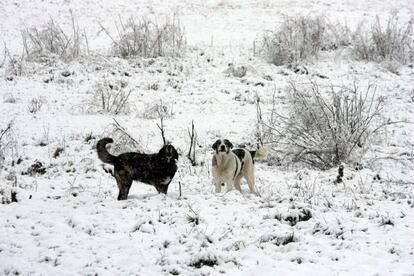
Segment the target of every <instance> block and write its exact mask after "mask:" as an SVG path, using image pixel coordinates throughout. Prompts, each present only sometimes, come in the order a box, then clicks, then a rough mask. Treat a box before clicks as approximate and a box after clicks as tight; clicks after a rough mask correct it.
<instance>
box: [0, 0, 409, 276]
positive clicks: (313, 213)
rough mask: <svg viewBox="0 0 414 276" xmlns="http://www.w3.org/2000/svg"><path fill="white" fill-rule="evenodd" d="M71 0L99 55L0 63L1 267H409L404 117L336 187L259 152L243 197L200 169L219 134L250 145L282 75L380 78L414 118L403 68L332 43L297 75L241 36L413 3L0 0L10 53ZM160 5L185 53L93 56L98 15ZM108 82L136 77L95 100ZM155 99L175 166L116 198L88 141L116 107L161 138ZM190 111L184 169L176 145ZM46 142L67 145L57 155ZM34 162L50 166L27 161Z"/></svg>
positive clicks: (387, 271) (391, 114)
mask: <svg viewBox="0 0 414 276" xmlns="http://www.w3.org/2000/svg"><path fill="white" fill-rule="evenodd" d="M69 10H72V12H73V14H74V15H75V17H76V19H77V21H78V22H79V25H81V26H83V27H84V28H85V32H87V33H88V39H89V42H90V47H91V49H92V50H93V52H94V53H100V54H101V55H98V54H93V55H91V56H88V57H82V58H79V59H78V60H76V61H73V62H70V63H64V62H62V61H59V60H57V59H51V60H50V61H49V62H45V63H41V64H40V63H27V64H26V67H25V72H24V74H23V75H22V76H10V75H9V73H8V71H7V69H6V66H4V67H2V68H0V76H1V78H0V129H4V128H5V127H6V125H7V124H8V123H9V122H10V121H11V120H12V121H13V124H12V132H11V135H10V136H8V137H7V141H9V142H11V144H10V145H11V146H10V149H9V150H8V151H7V154H6V157H7V158H6V160H4V161H3V162H2V166H1V167H0V194H1V195H3V196H1V195H0V197H1V199H2V200H3V201H9V200H10V197H11V193H12V192H15V193H16V197H17V201H18V202H17V203H16V202H13V203H10V204H0V275H78V274H81V275H163V274H172V275H221V274H225V275H286V274H294V275H413V274H414V238H413V236H414V190H413V187H414V171H413V169H414V161H413V158H414V152H413V151H414V138H413V137H414V125H413V124H395V125H390V126H388V127H387V128H386V129H385V130H384V131H382V132H381V133H380V134H379V135H378V136H377V137H376V139H374V141H373V145H372V147H371V149H370V150H369V152H368V153H367V155H366V156H365V157H364V159H363V168H362V169H361V168H354V167H353V166H350V165H346V166H345V177H344V181H343V183H340V184H335V183H334V182H335V179H336V176H337V169H336V168H335V169H332V170H328V171H319V170H313V169H309V168H304V167H303V166H293V165H292V166H286V165H283V166H276V165H270V164H268V163H267V162H257V165H256V185H257V188H258V191H259V192H260V196H255V195H252V194H249V193H248V189H247V185H246V184H245V183H244V184H243V185H242V187H243V188H244V191H245V193H244V194H240V193H239V192H237V191H231V192H229V193H227V194H224V193H222V194H214V192H213V187H212V184H211V173H210V163H211V156H212V150H211V145H212V144H213V143H214V141H215V140H216V139H218V138H220V137H226V138H228V139H230V140H231V141H232V142H234V143H235V144H239V145H241V144H246V143H250V144H254V143H255V136H254V135H255V131H256V128H255V124H256V106H255V97H256V95H259V96H260V98H261V102H262V105H263V110H264V112H266V111H268V110H269V108H270V105H271V102H272V97H273V96H274V95H275V97H276V103H277V105H278V106H279V107H280V108H283V107H284V106H285V104H286V94H285V91H286V89H285V88H286V87H287V86H288V85H289V82H290V81H292V80H294V81H295V82H297V83H308V82H309V81H310V80H315V81H317V82H318V83H319V84H320V85H322V86H324V85H331V84H334V85H348V84H351V83H354V82H357V83H358V84H359V85H360V86H361V87H366V86H367V85H369V84H375V85H376V87H377V95H378V96H382V97H384V98H385V103H386V105H385V108H384V110H383V116H384V117H385V118H389V119H390V120H392V121H398V120H408V121H411V122H412V121H413V120H414V118H413V117H414V116H413V110H414V85H413V84H414V69H413V67H412V66H411V67H410V66H402V67H401V68H400V69H399V73H398V74H394V73H391V72H389V71H388V70H386V69H384V68H383V67H382V66H381V65H379V64H375V63H365V62H357V61H354V60H352V59H351V58H350V57H349V53H347V51H343V52H342V51H340V52H334V53H323V54H322V55H321V57H320V59H319V60H318V61H315V62H313V63H309V64H307V65H306V67H307V69H308V71H309V74H307V75H306V74H295V73H294V72H293V71H291V70H289V69H287V68H285V67H283V66H280V67H276V66H273V65H270V64H267V63H266V62H264V61H263V60H261V59H260V58H258V57H255V56H254V54H253V49H252V47H253V41H254V39H255V38H256V37H257V36H258V35H259V34H260V33H261V32H263V30H265V29H267V28H271V27H273V26H276V25H278V24H279V23H280V22H281V21H282V15H285V14H290V15H291V14H309V13H316V14H325V15H326V16H327V17H329V18H331V19H338V20H341V21H343V22H347V24H348V25H350V26H351V27H355V25H356V24H357V23H358V22H360V20H362V19H365V20H372V19H373V18H374V17H375V15H379V16H380V17H386V16H388V14H389V12H391V11H394V10H398V11H399V14H400V16H401V18H403V19H407V18H410V16H412V15H413V14H414V2H413V1H406V0H405V1H392V2H391V3H386V2H384V1H379V0H371V1H356V0H355V1H338V2H335V1H332V0H331V1H328V0H324V1H287V0H286V1H253V0H243V1H132V0H125V1H109V0H105V1H97V0H88V1H80V0H79V1H70V0H69V1H66V0H61V1H58V0H51V1H40V0H34V1H21V2H20V1H12V0H3V1H1V3H0V41H4V42H5V43H6V45H7V47H8V49H9V50H10V52H12V53H20V52H21V50H22V48H21V47H22V46H21V37H20V30H21V29H22V28H24V27H25V26H26V27H31V26H39V25H41V24H43V23H45V22H47V21H48V20H49V18H50V17H53V18H55V19H57V20H59V22H61V23H62V25H63V26H69V24H70V12H69ZM172 12H178V14H180V18H181V20H182V23H183V25H184V26H185V30H186V37H187V41H188V51H187V53H186V55H185V56H184V57H183V58H180V59H172V58H158V59H140V58H136V59H132V60H123V59H119V58H114V57H108V56H107V55H104V53H105V51H107V50H108V49H109V48H110V42H111V41H110V39H108V37H107V36H106V35H105V34H103V33H102V31H101V32H100V27H99V24H102V25H105V26H106V27H107V28H108V29H109V30H111V31H114V30H115V27H114V26H115V24H114V22H115V21H117V20H118V16H119V15H122V17H124V18H127V17H129V16H131V15H135V16H139V15H148V16H157V17H162V16H164V15H168V14H171V13H172ZM65 22H66V23H65ZM2 47H3V46H1V47H0V50H1V53H3V48H2ZM1 60H2V57H0V62H1ZM229 63H232V64H234V65H235V66H241V65H243V66H246V67H247V68H248V70H247V74H246V76H245V77H242V78H237V77H234V76H231V75H229V74H226V73H224V72H225V71H226V69H227V68H228V64H229ZM318 75H319V76H320V75H323V76H326V77H327V78H320V77H318ZM269 76H270V78H269ZM105 80H107V81H123V82H125V83H127V87H128V88H129V89H132V94H131V101H130V103H129V105H128V112H127V113H125V114H120V115H112V114H108V113H100V112H97V110H96V106H95V104H96V99H94V90H95V89H96V84H97V83H102V82H103V81H105ZM33 99H38V100H39V101H41V102H42V105H41V107H40V109H39V111H36V112H30V111H29V109H30V106H32V105H33V104H32V103H31V102H32V100H33ZM156 105H163V106H165V108H166V110H167V112H166V119H165V122H164V123H165V128H166V136H167V139H168V140H169V141H171V142H172V144H173V145H174V146H176V147H177V148H178V149H179V152H180V153H181V156H180V160H179V164H178V165H179V169H178V172H177V175H176V177H175V178H174V179H173V182H172V183H171V185H170V189H169V193H168V195H167V196H164V195H158V194H157V193H156V191H155V189H154V188H152V187H149V186H146V185H143V184H140V183H135V184H134V185H133V186H132V190H131V192H130V196H129V198H128V200H126V201H116V196H117V192H118V189H117V187H116V184H115V180H114V178H113V177H112V176H111V175H110V174H108V173H106V172H105V171H104V169H103V168H102V162H101V161H100V160H98V158H97V156H96V151H95V144H96V142H97V140H98V139H99V138H101V137H103V136H107V135H111V134H113V133H112V132H111V131H112V130H113V122H114V121H113V118H115V119H116V120H117V122H119V123H120V124H121V125H122V126H123V127H125V128H126V129H127V131H128V133H130V134H131V135H132V136H133V137H134V138H136V139H137V140H138V141H139V143H140V145H139V150H141V151H144V152H155V151H157V150H158V149H159V148H160V147H161V145H162V139H161V136H160V132H159V130H158V128H157V123H159V119H158V118H157V116H156V114H154V112H153V108H154V107H155V106H156ZM192 120H194V123H195V128H196V131H197V134H198V145H197V161H198V163H199V165H198V166H195V167H193V166H191V164H190V162H189V161H188V160H187V158H186V157H185V155H186V153H187V151H188V148H189V137H188V133H187V129H188V128H189V127H190V126H191V121H192ZM115 138H116V137H115ZM115 140H116V139H115ZM115 142H116V141H115ZM57 148H62V149H63V152H61V153H60V154H59V155H58V156H55V152H56V149H57ZM36 162H41V165H42V167H43V168H44V169H45V170H44V173H31V171H28V170H29V168H31V166H32V165H33V164H35V163H36ZM32 168H33V167H32ZM38 171H39V170H38ZM179 183H180V184H181V186H182V196H181V197H179Z"/></svg>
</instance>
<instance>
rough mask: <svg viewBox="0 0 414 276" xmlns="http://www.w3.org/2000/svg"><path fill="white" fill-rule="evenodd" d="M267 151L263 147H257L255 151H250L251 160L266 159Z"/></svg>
mask: <svg viewBox="0 0 414 276" xmlns="http://www.w3.org/2000/svg"><path fill="white" fill-rule="evenodd" d="M268 153H269V151H268V150H267V149H266V148H265V147H263V146H259V145H258V146H257V150H253V151H250V154H251V155H252V158H253V159H263V160H264V159H266V158H267V155H268Z"/></svg>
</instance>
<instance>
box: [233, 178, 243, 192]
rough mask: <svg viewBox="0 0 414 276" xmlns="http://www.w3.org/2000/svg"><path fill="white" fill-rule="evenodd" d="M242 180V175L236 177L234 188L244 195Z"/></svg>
mask: <svg viewBox="0 0 414 276" xmlns="http://www.w3.org/2000/svg"><path fill="white" fill-rule="evenodd" d="M241 178H242V174H239V175H238V176H236V178H235V179H234V187H235V188H236V189H237V190H238V191H239V192H240V193H243V191H242V189H241V186H240V180H241Z"/></svg>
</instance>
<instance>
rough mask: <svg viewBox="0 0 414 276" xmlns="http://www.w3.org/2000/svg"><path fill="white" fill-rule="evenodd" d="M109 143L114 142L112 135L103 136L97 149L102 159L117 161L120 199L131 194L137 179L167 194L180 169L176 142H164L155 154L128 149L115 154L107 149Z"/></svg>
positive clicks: (115, 172) (108, 161) (113, 162)
mask: <svg viewBox="0 0 414 276" xmlns="http://www.w3.org/2000/svg"><path fill="white" fill-rule="evenodd" d="M109 143H113V140H112V138H103V139H101V140H99V141H98V144H97V146H96V150H97V152H98V157H99V159H101V160H102V162H104V163H108V164H112V165H114V174H113V176H114V177H115V179H116V183H117V184H118V188H119V195H118V200H124V199H127V198H128V193H129V189H130V188H131V185H132V181H133V180H137V181H140V182H142V183H145V184H149V185H152V186H154V187H155V189H157V191H158V193H163V194H167V191H168V185H169V184H170V182H171V180H172V179H173V177H174V175H175V172H176V171H177V164H176V161H177V160H178V153H177V151H176V150H175V148H174V147H173V146H172V145H164V146H163V147H162V148H161V149H160V150H159V152H158V153H155V154H144V153H137V152H126V153H122V154H120V155H118V156H114V155H112V154H110V153H109V152H108V150H107V149H106V145H107V144H109Z"/></svg>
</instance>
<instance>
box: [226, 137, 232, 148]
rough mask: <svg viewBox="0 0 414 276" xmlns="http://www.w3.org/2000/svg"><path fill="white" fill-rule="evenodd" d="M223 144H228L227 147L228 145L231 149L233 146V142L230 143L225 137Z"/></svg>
mask: <svg viewBox="0 0 414 276" xmlns="http://www.w3.org/2000/svg"><path fill="white" fill-rule="evenodd" d="M224 144H225V145H226V146H228V147H229V149H232V148H233V144H232V143H231V142H230V141H229V140H227V139H225V140H224Z"/></svg>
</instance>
